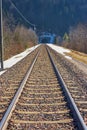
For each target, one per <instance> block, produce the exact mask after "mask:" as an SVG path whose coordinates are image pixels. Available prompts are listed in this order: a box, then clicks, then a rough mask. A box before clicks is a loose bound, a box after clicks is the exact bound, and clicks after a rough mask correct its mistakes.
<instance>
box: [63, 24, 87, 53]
mask: <svg viewBox="0 0 87 130" xmlns="http://www.w3.org/2000/svg"><path fill="white" fill-rule="evenodd" d="M62 46H64V47H67V48H70V49H73V50H76V51H80V52H84V53H87V25H86V24H78V25H77V26H74V27H71V28H70V30H69V33H65V34H64V36H63V42H62Z"/></svg>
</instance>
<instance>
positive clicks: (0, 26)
mask: <svg viewBox="0 0 87 130" xmlns="http://www.w3.org/2000/svg"><path fill="white" fill-rule="evenodd" d="M0 53H1V54H0V56H1V57H0V58H1V69H3V68H4V65H3V16H2V0H0Z"/></svg>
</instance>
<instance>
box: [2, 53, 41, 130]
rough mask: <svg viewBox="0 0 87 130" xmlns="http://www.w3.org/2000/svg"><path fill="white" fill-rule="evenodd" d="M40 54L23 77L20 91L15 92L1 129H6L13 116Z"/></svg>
mask: <svg viewBox="0 0 87 130" xmlns="http://www.w3.org/2000/svg"><path fill="white" fill-rule="evenodd" d="M38 55H39V52H38V53H37V55H36V56H35V58H34V60H33V62H32V64H31V66H30V67H29V69H28V71H27V72H26V74H25V77H24V78H23V80H22V82H21V84H20V86H19V89H18V91H17V92H16V94H15V96H14V98H13V99H12V101H11V103H10V105H9V107H8V109H7V111H6V112H5V114H4V116H3V118H2V120H1V122H0V130H6V128H7V125H8V121H9V119H10V118H11V115H12V112H13V110H14V109H15V106H16V103H17V102H18V99H19V97H20V95H21V93H22V91H23V88H24V86H25V84H26V81H27V79H28V77H29V75H30V74H31V71H32V69H33V67H34V64H35V62H36V60H37V58H38Z"/></svg>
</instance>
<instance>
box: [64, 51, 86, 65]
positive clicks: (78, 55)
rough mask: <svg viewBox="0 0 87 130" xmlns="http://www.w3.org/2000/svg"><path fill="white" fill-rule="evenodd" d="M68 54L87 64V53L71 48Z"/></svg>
mask: <svg viewBox="0 0 87 130" xmlns="http://www.w3.org/2000/svg"><path fill="white" fill-rule="evenodd" d="M66 55H68V56H71V57H72V58H74V59H76V60H79V61H81V62H83V63H85V64H87V54H85V53H81V52H78V51H73V50H71V52H70V53H66Z"/></svg>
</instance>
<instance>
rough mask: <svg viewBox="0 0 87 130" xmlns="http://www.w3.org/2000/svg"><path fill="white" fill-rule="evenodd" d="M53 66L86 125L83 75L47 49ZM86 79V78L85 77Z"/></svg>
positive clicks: (86, 101)
mask: <svg viewBox="0 0 87 130" xmlns="http://www.w3.org/2000/svg"><path fill="white" fill-rule="evenodd" d="M49 49H50V52H51V55H52V56H53V57H54V61H55V64H56V66H57V68H58V69H59V71H60V73H61V76H62V78H63V80H64V82H65V83H66V85H67V87H68V89H69V91H70V93H71V95H72V97H73V99H74V101H75V103H76V105H77V107H78V109H79V111H80V113H81V115H82V117H83V119H84V121H85V123H86V125H87V88H86V86H87V83H86V82H87V81H86V80H84V77H85V76H84V74H83V73H82V72H80V70H79V69H78V68H77V67H76V66H75V65H74V64H72V63H70V61H68V60H67V59H65V58H64V57H63V56H62V55H60V54H58V53H57V52H55V51H54V50H52V48H49ZM85 78H86V77H85Z"/></svg>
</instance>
